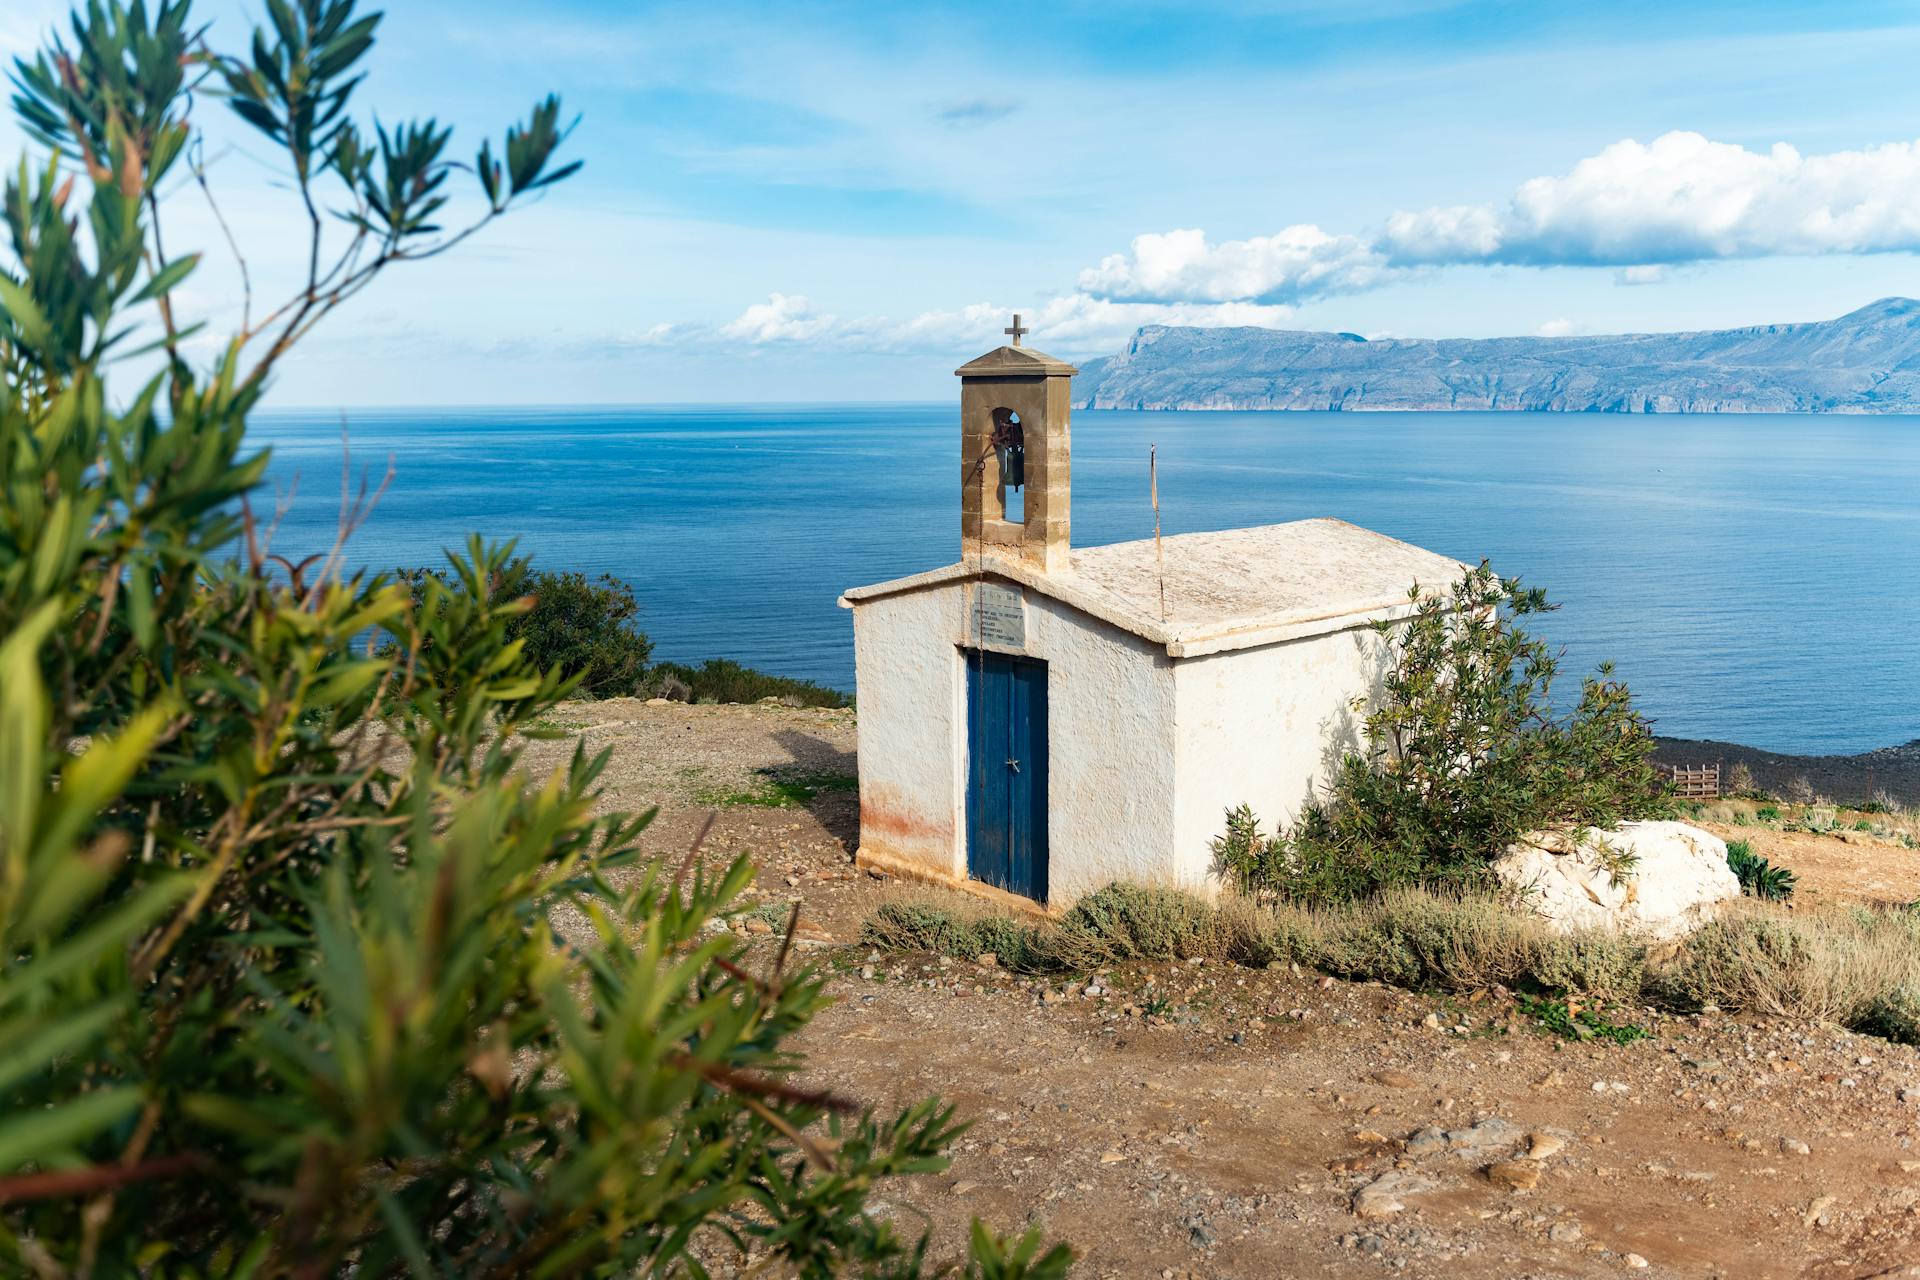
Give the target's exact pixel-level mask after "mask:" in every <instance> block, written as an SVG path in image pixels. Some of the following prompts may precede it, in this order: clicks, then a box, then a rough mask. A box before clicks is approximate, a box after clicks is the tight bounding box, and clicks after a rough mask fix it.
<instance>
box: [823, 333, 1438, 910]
mask: <svg viewBox="0 0 1920 1280" xmlns="http://www.w3.org/2000/svg"><path fill="white" fill-rule="evenodd" d="M1009 332H1011V333H1012V334H1013V345H1012V346H1004V347H1000V348H998V349H997V350H994V351H990V352H988V353H987V354H986V355H983V356H981V357H980V358H979V359H977V360H974V361H971V362H970V363H968V364H965V365H962V366H961V367H960V368H959V369H958V370H956V372H957V374H958V375H959V378H960V459H959V463H960V466H959V471H960V558H959V560H958V561H957V562H956V563H954V564H950V565H947V566H945V567H944V568H937V569H932V570H930V571H928V572H925V573H920V574H915V575H914V576H912V577H907V578H899V579H896V580H894V581H892V582H882V583H878V584H876V585H874V586H869V587H857V588H855V589H853V590H850V591H848V592H846V593H845V594H844V595H843V596H842V597H841V599H840V603H841V605H842V606H844V607H846V608H849V609H851V610H852V611H853V627H854V654H855V662H856V667H857V679H858V695H857V697H858V706H859V757H860V847H859V851H858V855H857V861H858V862H859V864H860V865H862V866H864V867H868V868H870V869H873V870H876V871H883V872H887V873H890V874H894V875H898V876H903V877H908V878H913V879H919V880H928V881H934V882H938V883H943V884H949V885H953V886H955V887H961V888H966V889H970V890H972V891H975V892H978V893H982V894H985V895H987V896H991V897H1000V896H1002V895H1014V897H1015V898H1017V899H1024V900H1027V901H1028V903H1030V904H1039V905H1040V906H1042V907H1045V908H1046V909H1048V910H1052V911H1061V910H1064V909H1066V908H1067V907H1070V906H1071V905H1072V904H1073V902H1074V900H1075V899H1077V898H1078V897H1080V896H1081V895H1082V894H1085V893H1088V892H1090V891H1092V890H1094V889H1097V888H1099V887H1100V886H1102V885H1104V884H1106V883H1108V882H1109V881H1113V880H1131V881H1139V882H1145V883H1152V884H1163V885H1170V886H1179V887H1183V888H1187V889H1192V890H1195V891H1198V892H1201V893H1211V892H1212V891H1213V890H1214V888H1215V887H1216V882H1215V877H1214V868H1213V866H1212V852H1211V849H1210V842H1211V841H1212V839H1213V838H1214V837H1215V836H1217V835H1218V834H1219V833H1220V832H1221V830H1222V828H1223V827H1224V825H1225V824H1224V816H1225V813H1226V810H1228V809H1229V808H1231V807H1233V806H1234V805H1238V804H1243V803H1244V804H1250V805H1252V806H1253V807H1254V810H1255V811H1256V812H1257V813H1258V814H1259V815H1260V817H1261V818H1262V819H1263V820H1264V821H1265V822H1266V823H1267V824H1269V825H1271V824H1273V823H1275V822H1281V823H1284V822H1286V821H1288V820H1290V819H1291V818H1292V817H1293V816H1294V815H1295V814H1296V813H1297V812H1298V810H1299V809H1300V806H1301V804H1302V802H1303V801H1304V800H1306V799H1307V798H1308V796H1309V795H1310V794H1311V793H1312V792H1313V790H1314V788H1315V787H1316V786H1317V785H1318V784H1319V782H1320V781H1321V780H1322V779H1323V778H1325V777H1326V776H1327V774H1328V771H1329V769H1330V767H1331V765H1332V764H1333V763H1334V762H1335V761H1337V760H1338V758H1339V756H1340V754H1341V753H1342V751H1343V750H1345V749H1347V748H1349V747H1353V746H1356V745H1358V742H1359V731H1360V720H1361V718H1362V715H1363V714H1364V713H1363V712H1361V711H1356V709H1355V705H1356V701H1359V702H1361V703H1364V701H1365V700H1366V699H1367V698H1369V697H1370V696H1371V695H1372V694H1374V693H1375V692H1376V691H1377V689H1378V685H1379V681H1380V677H1381V673H1382V670H1383V663H1384V661H1385V647H1384V638H1383V637H1382V636H1381V635H1380V634H1379V633H1378V632H1377V631H1375V630H1374V629H1373V628H1372V626H1371V625H1370V624H1371V623H1373V622H1374V621H1375V620H1377V619H1383V618H1395V617H1399V616H1403V615H1404V613H1405V612H1406V610H1407V608H1408V600H1407V592H1408V589H1409V588H1410V587H1412V586H1413V585H1414V584H1416V583H1418V584H1419V585H1420V586H1422V587H1423V588H1424V587H1431V588H1434V589H1442V588H1444V587H1447V586H1450V585H1451V584H1452V583H1453V582H1454V581H1456V580H1457V579H1458V577H1459V575H1460V572H1461V570H1462V566H1461V565H1460V564H1458V563H1457V562H1455V561H1453V560H1450V559H1447V558H1446V557H1444V556H1439V555H1435V554H1433V553H1432V552H1428V551H1423V550H1421V549H1420V548H1419V547H1415V546H1410V545H1408V544H1407V543H1404V542H1399V541H1396V540H1394V539H1392V538H1388V537H1385V536H1383V535H1381V534H1377V533H1372V532H1370V531H1368V530H1366V529H1362V528H1359V527H1357V526H1355V525H1351V524H1348V523H1346V522H1345V521H1342V520H1332V519H1316V520H1297V521H1292V522H1290V523H1287V524H1274V525H1263V526H1260V527H1258V528H1252V529H1234V530H1229V531H1225V532H1220V533H1189V534H1181V535H1177V536H1174V537H1169V538H1166V539H1164V540H1163V541H1161V540H1156V539H1151V538H1149V539H1144V540H1142V541H1138V542H1121V543H1115V544H1113V545H1110V546H1104V547H1075V546H1074V545H1073V544H1072V540H1071V531H1070V522H1069V508H1070V498H1071V488H1072V449H1071V443H1072V442H1071V436H1070V432H1069V430H1068V420H1069V416H1070V414H1069V405H1070V401H1071V386H1072V379H1073V375H1074V374H1075V373H1076V372H1077V370H1075V369H1074V367H1073V366H1072V365H1069V364H1066V363H1064V362H1062V361H1059V360H1055V359H1053V358H1052V357H1050V356H1046V355H1042V354H1041V353H1040V352H1038V351H1034V350H1032V349H1031V348H1027V347H1023V346H1021V345H1020V337H1021V332H1022V331H1021V330H1020V325H1019V317H1018V316H1016V317H1014V327H1013V329H1012V330H1009ZM1016 503H1017V504H1018V510H1017V513H1016V511H1015V508H1014V505H1013V504H1016ZM1010 516H1011V517H1012V518H1009V517H1010Z"/></svg>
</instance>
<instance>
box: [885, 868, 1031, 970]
mask: <svg viewBox="0 0 1920 1280" xmlns="http://www.w3.org/2000/svg"><path fill="white" fill-rule="evenodd" d="M1039 933H1040V929H1039V927H1038V926H1036V925H1034V924H1032V923H1031V922H1029V921H1026V920H1021V919H1018V918H1016V917H1015V916H1012V915H1010V914H1008V913H1007V912H1005V911H1001V910H998V909H996V908H995V907H993V906H992V905H991V904H989V903H986V902H982V901H980V900H979V899H978V898H972V897H968V896H966V895H965V894H958V893H940V892H938V891H936V890H931V889H920V888H908V889H902V890H899V891H897V892H895V893H893V894H891V895H889V897H888V899H887V900H886V901H884V902H882V903H881V904H880V905H879V906H878V907H877V908H875V909H874V911H873V913H872V914H871V915H869V916H868V917H867V919H866V922H865V923H864V924H863V925H862V926H861V929H860V940H861V941H862V942H864V943H866V944H868V945H869V946H875V947H882V948H885V949H886V950H889V951H932V952H936V953H938V954H940V955H948V956H953V957H955V958H956V959H960V960H977V959H979V958H980V956H981V955H982V954H984V953H986V952H992V953H993V955H994V957H995V959H996V960H997V961H998V962H999V963H1000V964H1001V965H1002V966H1003V967H1005V968H1008V969H1014V970H1019V971H1026V970H1031V969H1035V968H1040V967H1045V963H1044V961H1043V960H1042V959H1041V958H1040V957H1039V956H1038V955H1037V954H1036V947H1035V941H1036V938H1037V937H1038V935H1039Z"/></svg>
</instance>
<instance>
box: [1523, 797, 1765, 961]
mask: <svg viewBox="0 0 1920 1280" xmlns="http://www.w3.org/2000/svg"><path fill="white" fill-rule="evenodd" d="M1493 870H1494V874H1496V875H1498V876H1499V877H1500V879H1501V880H1502V881H1503V882H1504V883H1505V884H1507V885H1508V886H1509V887H1511V888H1512V889H1514V890H1515V891H1516V892H1517V893H1518V894H1519V895H1520V897H1521V899H1522V901H1523V902H1524V903H1525V904H1526V906H1527V907H1528V908H1530V909H1531V910H1533V911H1534V912H1535V913H1537V914H1538V915H1540V916H1542V917H1544V918H1545V919H1546V920H1547V921H1549V922H1550V923H1551V924H1552V925H1553V926H1554V927H1555V928H1557V929H1560V930H1562V931H1565V930H1570V929H1583V928H1595V927H1598V928H1610V929H1622V930H1630V931H1632V932H1635V933H1639V934H1643V935H1645V936H1648V937H1651V938H1655V939H1667V938H1674V937H1678V936H1679V935H1681V934H1683V933H1686V932H1687V931H1688V930H1690V929H1692V928H1693V927H1694V926H1696V925H1698V924H1699V923H1701V921H1703V920H1705V919H1706V918H1707V917H1709V916H1711V915H1712V914H1713V912H1714V910H1715V908H1716V907H1717V906H1718V905H1719V904H1720V903H1721V902H1724V901H1726V900H1727V899H1729V898H1737V897H1739V896H1740V881H1739V880H1738V879H1736V878H1735V876H1734V874H1733V872H1732V870H1731V869H1730V868H1728V866H1727V843H1726V841H1724V840H1722V839H1720V837H1718V836H1716V835H1714V834H1713V833H1712V832H1710V831H1702V830H1701V829H1700V828H1698V827H1695V826H1689V825H1688V824H1687V823H1684V822H1625V823H1622V824H1621V825H1619V826H1618V827H1614V828H1612V829H1611V830H1607V831H1600V830H1592V831H1589V832H1587V835H1586V838H1585V839H1583V840H1581V841H1580V842H1579V844H1578V845H1576V844H1574V842H1573V840H1572V838H1571V837H1570V836H1569V835H1567V834H1565V833H1560V832H1546V833H1540V834H1536V835H1533V836H1529V837H1527V838H1526V839H1525V840H1523V841H1521V842H1520V843H1518V844H1515V845H1513V846H1511V847H1510V848H1509V849H1508V850H1507V851H1506V853H1505V854H1504V855H1502V856H1501V858H1500V859H1499V861H1497V862H1495V863H1494V864H1493Z"/></svg>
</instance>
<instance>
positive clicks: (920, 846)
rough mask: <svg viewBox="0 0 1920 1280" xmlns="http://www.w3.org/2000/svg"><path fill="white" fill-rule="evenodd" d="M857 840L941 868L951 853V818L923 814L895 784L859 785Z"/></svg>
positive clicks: (864, 844) (951, 855)
mask: <svg viewBox="0 0 1920 1280" xmlns="http://www.w3.org/2000/svg"><path fill="white" fill-rule="evenodd" d="M860 843H861V845H862V846H863V847H864V846H872V847H875V848H879V849H887V850H891V851H892V852H894V853H897V854H900V855H903V856H909V857H912V858H913V859H914V860H915V861H917V862H918V861H924V862H928V863H931V864H933V865H934V866H937V867H941V868H944V867H945V865H946V864H947V863H948V862H950V861H951V860H952V857H953V818H952V816H951V815H943V816H941V817H939V818H930V817H926V816H923V815H922V814H921V813H920V812H918V811H917V810H916V809H915V807H914V806H913V804H912V803H911V802H909V801H908V800H907V799H906V797H905V796H904V795H902V794H901V793H900V791H899V790H898V789H897V788H894V787H888V786H882V785H869V786H865V787H862V788H861V789H860Z"/></svg>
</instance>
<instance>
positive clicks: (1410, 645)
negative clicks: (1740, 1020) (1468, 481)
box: [1215, 564, 1667, 902]
mask: <svg viewBox="0 0 1920 1280" xmlns="http://www.w3.org/2000/svg"><path fill="white" fill-rule="evenodd" d="M1549 608H1551V606H1550V605H1549V604H1548V603H1547V601H1546V598H1545V596H1544V595H1543V594H1542V593H1541V592H1540V591H1539V590H1538V589H1537V588H1526V587H1522V586H1521V584H1520V582H1519V580H1518V579H1503V578H1499V577H1496V576H1495V575H1494V573H1493V571H1492V570H1491V569H1489V568H1488V567H1487V566H1486V565H1484V564H1482V565H1480V566H1479V567H1478V568H1475V569H1471V570H1468V571H1467V573H1466V574H1465V575H1464V576H1463V577H1462V578H1461V579H1460V581H1459V582H1458V583H1456V584H1454V586H1453V587H1452V589H1451V590H1450V591H1447V592H1442V593H1423V592H1422V591H1420V590H1419V588H1417V587H1416V588H1415V589H1414V590H1413V591H1412V592H1411V593H1410V595H1409V597H1408V610H1407V614H1406V616H1405V617H1404V618H1401V619H1396V620H1388V621H1383V622H1381V623H1379V624H1377V626H1376V630H1377V631H1378V632H1379V633H1381V634H1382V635H1383V636H1384V637H1386V642H1387V645H1388V647H1389V653H1390V662H1389V664H1388V669H1387V671H1386V673H1385V676H1384V679H1383V682H1382V690H1381V696H1380V699H1379V701H1378V703H1377V705H1375V706H1374V707H1372V709H1370V710H1369V711H1368V713H1367V715H1366V719H1365V724H1364V735H1365V741H1366V750H1365V752H1364V753H1351V754H1349V755H1348V756H1346V757H1345V758H1344V759H1343V760H1342V761H1341V762H1340V764H1339V766H1338V768H1337V769H1336V771H1335V773H1334V776H1333V778H1332V781H1331V784H1330V785H1329V787H1328V791H1327V794H1326V795H1324V796H1321V797H1316V798H1315V799H1314V801H1313V802H1312V803H1310V804H1308V805H1307V807H1306V808H1305V810H1304V811H1303V812H1302V814H1301V816H1300V818H1299V820H1298V821H1297V822H1296V823H1295V824H1294V825H1293V827H1292V828H1291V829H1289V830H1287V831H1285V832H1283V833H1280V834H1279V835H1276V836H1274V837H1271V838H1263V837H1261V835H1260V833H1259V827H1258V824H1257V822H1256V821H1255V820H1254V817H1253V814H1252V813H1251V811H1249V810H1246V809H1244V808H1242V809H1237V810H1234V811H1233V812H1231V813H1230V814H1229V815H1228V824H1227V831H1226V833H1225V834H1224V835H1223V836H1222V837H1221V838H1220V839H1219V840H1218V841H1216V844H1215V851H1216V855H1217V857H1218V859H1219V862H1220V864H1221V866H1222V868H1223V870H1225V871H1226V872H1227V874H1228V875H1229V876H1230V877H1231V878H1232V880H1233V881H1234V882H1235V883H1237V884H1238V885H1239V886H1240V887H1241V889H1243V890H1244V891H1246V892H1248V893H1251V894H1254V895H1256V896H1262V895H1264V896H1281V897H1288V898H1294V899H1299V900H1302V901H1308V902H1327V901H1340V900H1345V899H1351V898H1356V897H1363V896H1366V895H1369V894H1374V893H1378V892H1379V891H1380V890H1382V889H1384V888H1387V887H1389V886H1392V885H1397V884H1426V885H1450V886H1454V887H1471V886H1476V885H1484V884H1485V883H1486V881H1487V879H1488V867H1489V865H1490V864H1491V861H1492V859H1493V858H1495V857H1497V856H1498V855H1499V853H1500V852H1501V851H1502V850H1503V849H1505V848H1506V847H1507V846H1508V845H1509V844H1511V843H1512V842H1513V841H1514V840H1516V839H1518V838H1519V837H1520V836H1521V835H1523V834H1525V833H1527V832H1530V831H1537V830H1542V829H1548V828H1555V827H1563V828H1576V829H1577V828H1584V827H1593V826H1600V827H1605V826H1612V825H1614V824H1615V823H1617V822H1620V821H1622V820H1625V819H1630V818H1639V817H1648V816H1652V815H1655V814H1658V813H1661V812H1664V811H1665V809H1666V806H1667V800H1666V788H1665V785H1664V783H1663V782H1662V781H1661V779H1660V777H1659V775H1658V773H1657V771H1656V769H1655V767H1654V765H1653V763H1652V759H1651V757H1652V751H1653V738H1652V735H1651V733H1650V732H1649V730H1648V726H1647V722H1646V720H1645V718H1644V717H1642V716H1641V715H1640V714H1639V712H1637V711H1635V710H1634V709H1633V705H1632V700H1631V698H1630V696H1629V694H1628V691H1627V688H1626V686H1625V685H1623V684H1621V683H1620V682H1618V681H1616V680H1614V679H1613V678H1612V673H1611V668H1609V667H1606V666H1602V667H1601V668H1600V670H1599V673H1598V674H1597V675H1595V676H1592V677H1589V678H1588V679H1586V680H1585V681H1584V682H1583V683H1582V686H1581V694H1580V699H1579V701H1578V702H1577V703H1576V704H1575V705H1574V706H1573V707H1572V708H1571V709H1569V710H1567V711H1565V712H1564V713H1562V712H1559V711H1557V710H1556V709H1555V707H1554V704H1553V700H1552V686H1553V680H1554V677H1555V676H1556V674H1557V673H1558V669H1559V658H1558V656H1557V655H1556V654H1555V653H1554V652H1553V651H1552V650H1551V649H1550V648H1549V647H1548V645H1547V644H1546V642H1545V641H1543V640H1540V639H1538V638H1537V637H1535V636H1532V635H1529V634H1528V633H1527V632H1526V631H1524V630H1522V629H1521V628H1520V627H1519V626H1518V625H1516V623H1517V620H1518V619H1520V618H1523V617H1526V616H1528V615H1530V614H1536V613H1540V612H1543V611H1545V610H1547V609H1549ZM1622 871H1623V872H1624V871H1630V868H1622Z"/></svg>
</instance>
